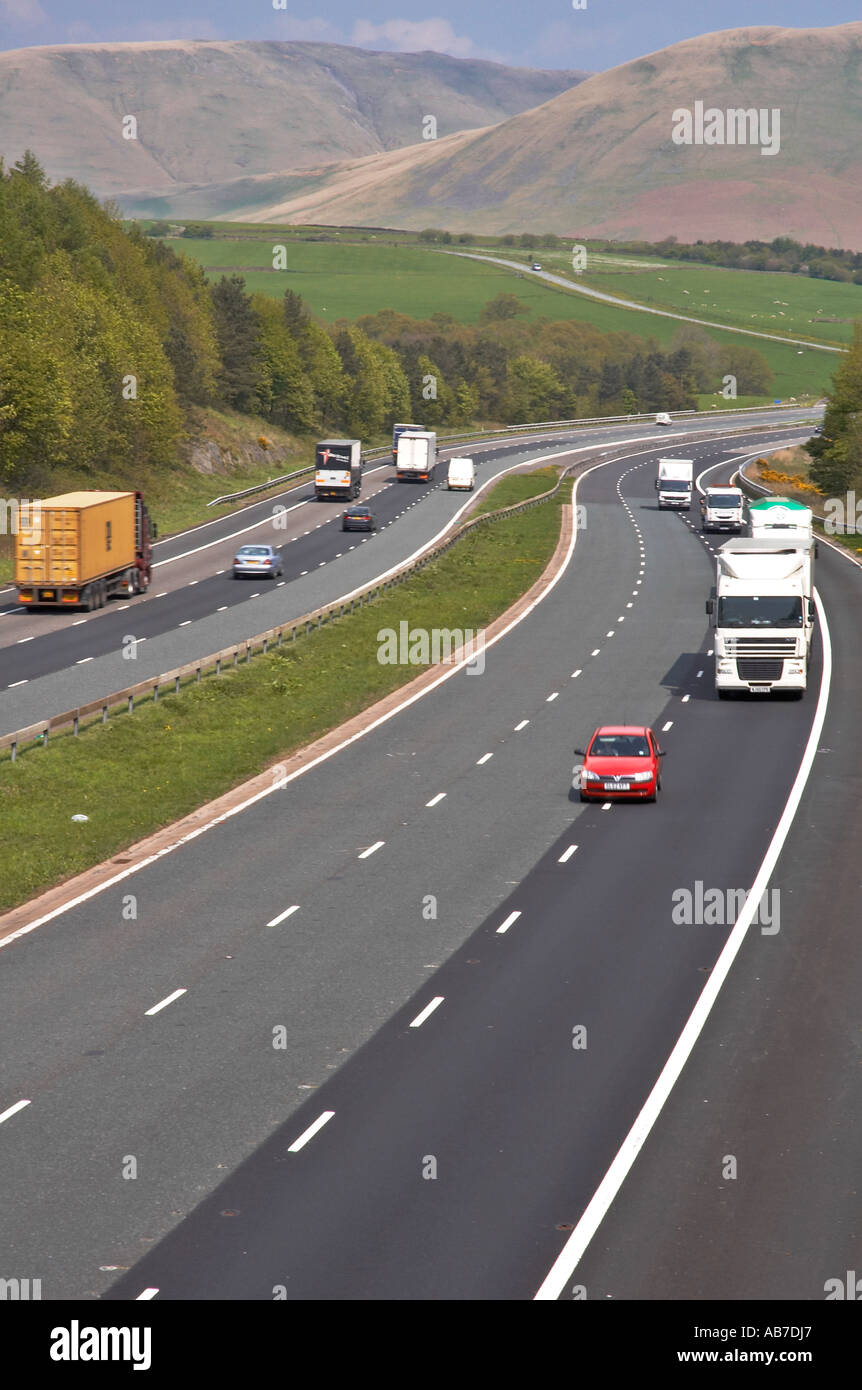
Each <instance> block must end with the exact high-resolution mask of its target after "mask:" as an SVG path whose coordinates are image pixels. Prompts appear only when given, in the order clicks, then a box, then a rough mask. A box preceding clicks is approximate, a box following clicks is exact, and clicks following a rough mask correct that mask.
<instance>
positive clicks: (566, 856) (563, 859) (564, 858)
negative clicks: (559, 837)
mask: <svg viewBox="0 0 862 1390" xmlns="http://www.w3.org/2000/svg"><path fill="white" fill-rule="evenodd" d="M577 848H578V847H577V845H569V848H568V849H566V850H563V853H562V854H561V855H560V857H559V859H558V860H557V863H558V864H568V862H569V860H570V859H571V857H572V855H573V854H574V852H575V850H576V849H577Z"/></svg>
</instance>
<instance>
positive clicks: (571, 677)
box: [569, 666, 581, 681]
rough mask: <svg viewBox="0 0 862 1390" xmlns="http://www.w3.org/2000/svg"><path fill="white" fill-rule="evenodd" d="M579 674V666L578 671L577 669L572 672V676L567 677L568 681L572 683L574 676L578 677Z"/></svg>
mask: <svg viewBox="0 0 862 1390" xmlns="http://www.w3.org/2000/svg"><path fill="white" fill-rule="evenodd" d="M580 674H581V667H580V666H579V667H578V669H577V671H573V672H572V674H571V675H570V676H569V680H571V681H573V680H574V679H575V677H576V676H579V675H580Z"/></svg>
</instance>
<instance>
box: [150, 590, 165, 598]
mask: <svg viewBox="0 0 862 1390" xmlns="http://www.w3.org/2000/svg"><path fill="white" fill-rule="evenodd" d="M167 596H168V591H167V589H162V592H161V593H160V594H153V598H167Z"/></svg>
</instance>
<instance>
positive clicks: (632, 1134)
mask: <svg viewBox="0 0 862 1390" xmlns="http://www.w3.org/2000/svg"><path fill="white" fill-rule="evenodd" d="M814 601H815V603H816V604H817V612H818V615H819V618H820V632H821V640H822V642H823V674H822V677H821V681H820V695H819V698H818V701H817V709H816V710H815V712H814V720H813V723H812V725H811V732H810V734H809V736H808V742H807V744H806V745H805V751H804V753H803V755H802V761H801V762H800V764H799V771H798V772H797V774H796V778H795V780H794V783H793V786H792V787H791V788H790V793H789V795H788V798H787V802H786V804H785V807H784V810H783V812H782V813H781V819H780V820H779V822H778V825H777V826H776V828H775V833H774V835H773V836H772V839H771V840H770V842H769V846H768V848H767V851H766V854H765V856H764V858H763V862H762V863H761V865H760V868H759V870H758V872H757V877H756V878H755V880H754V883H753V884H752V885H751V889H750V891H749V894H748V897H747V898H746V901H745V906H744V907H743V909H742V911H741V912H740V914H739V917H738V918H737V920H736V923H735V925H734V928H733V930H732V932H731V933H730V936H729V937H728V938H727V941H726V942H725V944H724V947H723V949H722V952H721V954H720V956H719V957H718V960H717V961H716V963H715V965H714V966H713V968H712V971H711V973H710V976H709V979H708V980H707V981H706V984H705V985H704V987H703V989H702V990H701V993H700V996H699V998H698V1000H697V1003H696V1004H695V1006H694V1008H693V1009H692V1011H691V1014H690V1015H689V1018H688V1020H687V1022H686V1024H685V1026H684V1028H683V1030H682V1032H681V1033H680V1035H679V1038H678V1039H677V1041H676V1044H675V1045H674V1048H673V1051H672V1052H671V1054H670V1056H669V1057H668V1059H667V1061H666V1062H665V1064H664V1066H663V1068H662V1070H661V1072H660V1074H659V1077H658V1080H657V1081H656V1083H655V1085H654V1086H653V1088H652V1090H651V1091H650V1093H649V1095H648V1096H647V1099H646V1101H645V1103H644V1105H643V1107H642V1109H641V1112H640V1114H639V1115H638V1117H637V1119H636V1120H635V1122H634V1124H633V1125H632V1127H631V1129H630V1130H629V1132H628V1134H627V1135H626V1137H625V1139H624V1140H623V1142H622V1144H621V1146H620V1149H619V1151H618V1153H617V1154H616V1157H615V1158H614V1160H613V1162H612V1163H611V1166H610V1168H609V1169H608V1171H607V1173H606V1174H605V1176H604V1177H603V1179H602V1181H601V1182H600V1183H599V1186H598V1187H597V1188H596V1191H595V1192H594V1193H593V1196H592V1197H591V1199H590V1201H589V1202H588V1204H587V1207H586V1209H585V1211H584V1213H583V1215H582V1217H581V1219H580V1221H579V1222H578V1224H577V1226H576V1227H575V1229H574V1231H573V1232H572V1234H571V1235H570V1236H569V1239H568V1240H567V1241H566V1243H565V1245H564V1246H563V1248H562V1250H561V1251H560V1253H559V1255H558V1256H557V1258H556V1260H555V1261H554V1263H553V1265H552V1266H551V1268H550V1270H549V1272H548V1274H547V1275H546V1276H545V1279H544V1280H543V1282H542V1284H541V1286H540V1288H539V1290H538V1292H537V1293H536V1294H535V1295H534V1302H535V1301H539V1302H549V1301H551V1300H553V1299H556V1298H558V1297H559V1296H560V1294H561V1293H562V1290H563V1286H564V1285H565V1283H566V1280H567V1279H569V1278H571V1275H572V1274H573V1272H574V1270H575V1269H576V1268H577V1265H578V1263H579V1261H580V1259H581V1256H582V1255H583V1253H584V1251H585V1250H586V1248H587V1246H588V1245H589V1243H590V1241H591V1240H592V1238H593V1236H594V1235H595V1233H596V1231H597V1230H598V1228H599V1226H600V1225H601V1223H602V1221H603V1219H604V1217H605V1215H606V1214H607V1211H608V1209H609V1207H610V1205H611V1203H612V1202H613V1200H614V1198H615V1197H616V1195H617V1193H618V1192H619V1190H620V1188H621V1187H622V1185H623V1182H624V1181H625V1179H626V1177H627V1175H628V1173H629V1171H630V1170H631V1167H632V1165H633V1164H634V1161H635V1159H636V1158H637V1156H638V1154H639V1153H640V1151H641V1149H642V1147H643V1145H644V1143H645V1142H646V1139H647V1137H648V1135H649V1133H650V1131H651V1129H652V1127H653V1125H654V1124H655V1122H656V1120H657V1119H658V1117H659V1115H660V1114H661V1111H662V1109H663V1107H664V1104H665V1102H666V1101H667V1098H668V1096H669V1095H670V1093H671V1091H672V1090H673V1087H674V1085H675V1084H676V1081H677V1078H678V1077H679V1075H680V1073H681V1071H682V1069H683V1067H684V1066H685V1064H686V1062H687V1061H688V1059H689V1057H690V1056H691V1053H692V1050H693V1049H694V1045H695V1043H696V1042H697V1040H698V1038H699V1037H700V1034H701V1032H702V1031H703V1027H704V1024H705V1023H706V1020H707V1019H708V1017H709V1015H710V1012H711V1010H712V1006H713V1004H714V1003H715V1001H716V999H717V998H718V994H719V991H720V990H721V987H722V985H723V984H724V982H725V980H726V979H727V976H728V974H729V973H730V968H731V966H732V965H733V962H734V961H735V960H736V957H737V955H738V953H739V949H740V947H741V945H742V943H743V941H744V940H745V937H746V935H747V933H748V929H749V927H750V926H751V923H752V920H753V918H754V915H755V913H756V912H757V909H758V907H759V905H760V901H761V898H762V897H763V894H764V893H765V892H766V889H767V886H768V884H769V880H770V878H771V877H772V873H773V870H774V869H775V865H776V863H777V861H778V856H779V855H780V853H781V851H782V849H783V848H784V842H785V840H786V839H787V835H788V832H789V830H790V827H791V825H792V824H793V820H794V817H795V815H796V812H797V810H798V809H799V803H800V801H801V799H802V793H803V792H804V790H805V786H806V783H807V782H808V777H809V774H810V772H811V768H812V766H813V763H814V756H815V754H816V752H817V745H818V743H819V741H820V735H821V733H822V732H823V725H824V722H825V720H826V710H827V706H828V704H829V689H830V685H831V681H832V641H831V638H830V636H829V625H828V623H827V621H826V614H825V612H824V609H823V604H822V603H821V601H820V595H819V593H818V592H817V590H816V589H815V590H814Z"/></svg>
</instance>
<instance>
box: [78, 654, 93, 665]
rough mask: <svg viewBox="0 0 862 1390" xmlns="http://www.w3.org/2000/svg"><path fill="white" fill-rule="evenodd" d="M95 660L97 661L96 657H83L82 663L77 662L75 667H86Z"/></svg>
mask: <svg viewBox="0 0 862 1390" xmlns="http://www.w3.org/2000/svg"><path fill="white" fill-rule="evenodd" d="M94 660H95V657H92V656H82V657H81V660H80V661H76V662H75V665H76V666H86V664H87V662H88V661H94Z"/></svg>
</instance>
